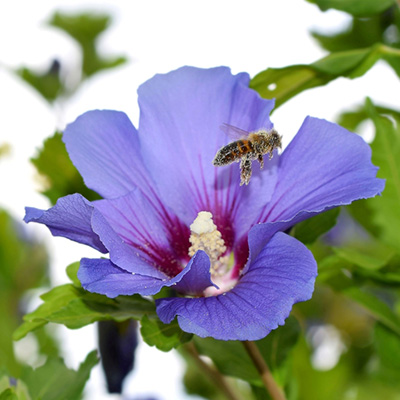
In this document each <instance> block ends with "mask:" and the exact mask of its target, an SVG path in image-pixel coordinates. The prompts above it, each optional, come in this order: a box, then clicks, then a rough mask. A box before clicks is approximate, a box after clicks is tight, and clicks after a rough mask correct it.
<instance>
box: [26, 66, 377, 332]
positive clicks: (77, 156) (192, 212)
mask: <svg viewBox="0 0 400 400" xmlns="http://www.w3.org/2000/svg"><path fill="white" fill-rule="evenodd" d="M248 84H249V76H248V75H247V74H245V73H241V74H238V75H235V76H234V75H232V74H231V72H230V70H229V69H228V68H225V67H220V68H213V69H207V70H203V69H197V68H192V67H183V68H180V69H178V70H176V71H173V72H170V73H168V74H166V75H156V76H155V77H154V78H152V79H150V80H149V81H147V82H146V83H144V84H143V85H142V86H141V87H140V88H139V106H140V123H139V129H138V130H137V129H135V127H134V126H133V125H132V123H131V122H130V121H129V119H128V118H127V116H126V115H125V114H123V113H121V112H116V111H90V112H87V113H85V114H83V115H82V116H80V117H79V118H78V119H77V120H76V121H75V122H74V123H72V124H70V125H68V126H67V128H66V130H65V132H64V136H63V138H64V141H65V144H66V147H67V150H68V152H69V155H70V157H71V159H72V161H73V163H74V164H75V166H76V167H77V168H78V170H79V171H80V173H81V174H82V176H83V178H84V180H85V183H86V185H87V186H88V187H89V188H91V189H93V190H95V191H97V192H98V193H99V194H100V195H101V196H102V197H103V200H99V201H95V202H92V203H91V202H89V201H87V200H86V199H85V198H83V197H82V196H81V195H79V194H74V195H70V196H66V197H64V198H61V199H59V201H58V202H57V204H56V205H55V206H54V207H52V208H51V209H49V210H47V211H43V210H38V209H34V208H27V213H26V217H25V220H26V221H27V222H30V221H34V222H39V223H42V224H45V225H47V226H48V228H49V229H50V230H51V232H52V234H53V235H58V236H64V237H67V238H69V239H72V240H74V241H77V242H80V243H84V244H87V245H89V246H92V247H94V248H95V249H98V250H99V251H100V252H103V253H109V259H86V258H84V259H82V260H81V266H80V269H79V273H78V277H79V279H80V281H81V282H82V285H83V287H84V288H85V289H86V290H88V291H91V292H96V293H101V294H105V295H107V296H109V297H115V296H118V295H131V294H134V293H139V294H141V295H153V294H156V293H158V292H159V291H160V290H161V288H162V287H164V286H168V287H172V288H174V289H175V291H176V292H177V293H178V294H179V296H178V297H172V298H163V299H158V300H156V306H157V313H158V315H159V317H160V319H161V320H162V321H163V322H165V323H169V322H171V321H172V320H173V319H174V318H175V317H176V316H177V318H178V322H179V325H180V326H181V328H182V329H183V330H184V331H187V332H192V333H195V334H197V335H199V336H201V337H206V336H212V337H214V338H216V339H222V340H257V339H260V338H262V337H264V336H266V335H267V334H268V333H269V332H270V331H271V330H272V329H275V328H277V327H278V326H279V325H282V324H284V321H285V319H286V318H287V316H288V315H289V313H290V311H291V308H292V306H293V304H294V303H296V302H299V301H305V300H308V299H310V297H311V295H312V292H313V289H314V282H315V277H316V275H317V266H316V262H315V260H314V258H313V256H312V254H311V253H310V251H309V250H308V249H307V248H306V247H305V246H304V245H303V244H302V243H300V242H299V241H297V240H296V239H294V238H293V237H291V236H288V235H286V234H285V233H283V232H284V231H285V230H287V229H288V228H290V227H291V226H293V225H294V224H296V223H298V222H300V221H302V220H304V219H306V218H309V217H311V216H313V215H316V214H318V213H321V212H323V211H325V210H328V209H330V208H332V207H336V206H340V205H345V204H349V203H351V202H352V201H354V200H357V199H362V198H368V197H372V196H375V195H376V194H379V193H380V192H381V191H382V190H383V188H384V181H382V180H380V179H377V178H376V177H375V176H376V171H377V168H376V167H374V166H373V165H372V164H371V161H370V160H371V152H370V148H369V146H368V145H367V144H366V143H365V142H364V141H363V140H362V139H361V138H360V137H358V136H357V135H355V134H353V133H350V132H348V131H346V130H345V129H343V128H341V127H340V126H337V125H335V124H332V123H330V122H327V121H325V120H320V119H316V118H311V117H307V118H306V119H305V121H304V123H303V125H302V126H301V128H300V130H299V132H298V133H297V135H296V136H295V137H294V139H293V140H292V142H291V143H290V144H289V146H288V147H287V148H286V149H285V150H284V152H283V153H282V155H281V156H277V155H275V156H274V158H273V159H272V160H271V161H266V165H265V167H264V169H263V170H260V168H259V166H258V163H253V164H254V165H253V168H254V171H253V177H252V179H251V182H250V184H249V185H248V186H245V187H243V186H240V185H239V183H240V172H239V167H238V165H236V164H234V165H229V166H226V167H219V168H216V167H214V166H213V163H212V161H213V158H214V156H215V154H216V152H217V150H218V149H219V148H221V147H222V146H224V145H226V144H227V143H228V142H229V139H227V137H226V136H225V135H224V134H223V133H222V132H221V131H220V126H221V124H223V123H228V124H231V125H234V126H237V127H240V128H242V129H245V130H247V131H255V130H257V129H259V128H265V129H271V128H272V124H271V122H270V120H269V113H270V111H271V109H272V108H273V104H274V102H273V101H270V100H265V99H261V98H260V97H259V96H258V94H257V93H256V92H255V91H253V90H251V89H249V88H248ZM281 133H282V132H281ZM256 164H257V165H256Z"/></svg>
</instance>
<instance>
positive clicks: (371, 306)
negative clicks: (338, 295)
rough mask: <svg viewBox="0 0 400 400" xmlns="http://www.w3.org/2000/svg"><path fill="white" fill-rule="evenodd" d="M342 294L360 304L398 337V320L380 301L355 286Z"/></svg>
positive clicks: (399, 330)
mask: <svg viewBox="0 0 400 400" xmlns="http://www.w3.org/2000/svg"><path fill="white" fill-rule="evenodd" d="M343 293H344V294H345V295H346V296H348V297H350V298H351V299H352V300H354V301H356V302H357V303H359V304H361V305H362V306H363V307H364V308H365V309H366V310H367V311H368V312H369V313H370V314H371V315H372V316H373V317H374V318H375V319H376V320H377V321H379V322H381V323H382V324H384V325H385V326H386V327H388V328H389V329H391V330H392V331H393V332H395V333H396V334H397V335H400V318H399V317H398V316H397V315H396V314H395V313H394V312H393V311H392V309H391V308H390V307H389V306H388V305H387V304H386V303H384V302H383V301H382V300H380V299H378V298H377V297H376V296H374V295H373V294H371V293H368V292H366V291H364V290H362V289H361V288H359V287H356V286H353V287H350V288H347V289H346V290H344V291H343Z"/></svg>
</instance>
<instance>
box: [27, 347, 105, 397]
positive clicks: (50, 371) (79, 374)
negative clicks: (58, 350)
mask: <svg viewBox="0 0 400 400" xmlns="http://www.w3.org/2000/svg"><path fill="white" fill-rule="evenodd" d="M98 361H99V360H98V357H97V353H96V351H92V352H91V353H89V354H88V355H87V357H86V359H85V360H84V361H83V363H82V364H81V365H80V366H79V369H78V371H74V370H71V369H69V368H67V367H66V366H65V364H64V362H63V361H62V360H61V359H53V358H49V359H48V360H47V362H46V363H45V364H44V365H43V366H41V367H39V368H37V369H35V370H34V369H32V368H30V367H25V369H24V371H23V372H22V376H21V379H22V380H23V382H25V384H26V385H27V387H28V389H29V393H30V395H31V397H32V400H60V399H79V398H80V395H81V393H82V391H83V388H84V386H85V384H86V381H87V380H88V379H89V376H90V372H91V370H92V368H93V367H94V366H95V365H96V364H97V363H98Z"/></svg>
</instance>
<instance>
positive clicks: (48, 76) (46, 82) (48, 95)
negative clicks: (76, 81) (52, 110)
mask: <svg viewBox="0 0 400 400" xmlns="http://www.w3.org/2000/svg"><path fill="white" fill-rule="evenodd" d="M15 72H16V73H17V74H18V75H19V76H20V77H21V78H22V79H23V80H24V81H25V82H27V83H28V84H29V85H30V86H32V87H33V88H34V89H36V90H37V91H38V92H39V93H40V94H41V95H42V96H43V97H44V98H45V99H46V100H47V101H48V102H50V103H52V102H53V101H54V100H56V99H57V98H58V97H59V96H61V95H62V94H63V93H64V91H65V88H64V85H63V83H62V82H61V79H60V63H59V62H58V61H57V60H54V61H53V62H52V64H51V66H50V68H49V69H48V70H47V71H46V72H44V73H39V72H35V71H32V70H31V69H29V68H26V67H23V68H20V69H18V70H16V71H15Z"/></svg>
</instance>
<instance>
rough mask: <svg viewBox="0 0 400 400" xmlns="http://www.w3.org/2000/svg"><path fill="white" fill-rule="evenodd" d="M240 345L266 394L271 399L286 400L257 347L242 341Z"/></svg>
mask: <svg viewBox="0 0 400 400" xmlns="http://www.w3.org/2000/svg"><path fill="white" fill-rule="evenodd" d="M242 343H243V346H244V348H245V349H246V351H247V354H248V355H249V356H250V358H251V360H252V361H253V363H254V365H255V367H256V368H257V371H258V372H259V374H260V376H261V379H262V381H263V383H264V386H265V388H266V389H267V391H268V393H269V394H270V395H271V397H272V399H273V400H286V397H285V394H284V393H283V391H282V389H281V388H280V387H279V386H278V384H277V383H276V382H275V379H274V377H273V376H272V374H271V371H270V369H269V368H268V365H267V363H266V362H265V360H264V358H263V356H262V355H261V353H260V350H258V347H257V345H256V344H255V343H254V342H251V341H244V342H242Z"/></svg>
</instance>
